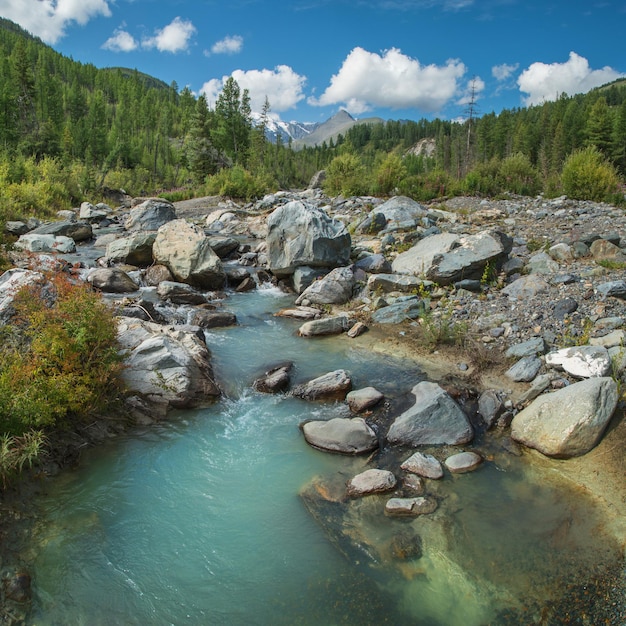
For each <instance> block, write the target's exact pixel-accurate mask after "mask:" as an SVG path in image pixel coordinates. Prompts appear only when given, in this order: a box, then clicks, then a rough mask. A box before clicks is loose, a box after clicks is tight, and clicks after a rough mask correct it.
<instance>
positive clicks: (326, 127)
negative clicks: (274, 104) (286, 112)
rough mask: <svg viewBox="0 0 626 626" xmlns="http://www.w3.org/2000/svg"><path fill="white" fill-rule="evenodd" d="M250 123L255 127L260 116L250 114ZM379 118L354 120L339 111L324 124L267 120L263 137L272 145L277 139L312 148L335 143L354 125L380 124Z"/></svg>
mask: <svg viewBox="0 0 626 626" xmlns="http://www.w3.org/2000/svg"><path fill="white" fill-rule="evenodd" d="M252 122H253V123H254V124H255V125H258V124H260V123H261V115H260V114H259V113H252ZM383 122H384V120H383V119H382V118H380V117H369V118H366V119H362V120H356V119H354V118H353V117H352V116H351V115H350V113H348V112H347V111H344V110H342V111H339V113H336V114H335V115H333V116H332V117H331V118H330V119H328V120H326V121H325V122H321V123H320V122H283V121H281V120H272V119H268V120H267V122H266V130H265V136H266V137H267V139H268V140H269V141H271V142H273V143H276V141H277V139H278V137H280V139H281V141H282V142H283V143H285V144H287V143H289V141H290V140H291V141H292V146H293V147H294V148H295V149H298V148H302V147H305V146H307V147H311V148H312V147H314V146H319V145H321V144H323V143H324V142H326V143H328V142H330V140H331V139H332V140H333V141H336V139H337V137H338V136H339V135H340V134H344V133H345V132H346V131H347V130H348V129H349V128H351V127H352V126H354V125H355V124H382V123H383Z"/></svg>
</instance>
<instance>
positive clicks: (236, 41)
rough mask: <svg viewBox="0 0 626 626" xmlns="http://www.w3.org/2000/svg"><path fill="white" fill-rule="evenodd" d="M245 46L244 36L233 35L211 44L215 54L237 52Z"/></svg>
mask: <svg viewBox="0 0 626 626" xmlns="http://www.w3.org/2000/svg"><path fill="white" fill-rule="evenodd" d="M242 48H243V37H240V36H239V35H233V36H232V37H224V39H222V40H220V41H216V42H215V43H214V44H213V45H212V46H211V52H212V53H213V54H237V53H238V52H241V49H242Z"/></svg>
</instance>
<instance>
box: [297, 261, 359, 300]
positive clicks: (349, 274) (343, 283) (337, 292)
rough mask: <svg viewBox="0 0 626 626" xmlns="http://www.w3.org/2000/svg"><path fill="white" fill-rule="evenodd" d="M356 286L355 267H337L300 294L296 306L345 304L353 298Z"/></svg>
mask: <svg viewBox="0 0 626 626" xmlns="http://www.w3.org/2000/svg"><path fill="white" fill-rule="evenodd" d="M355 285H356V278H355V275H354V266H348V267H337V268H335V269H334V270H332V271H331V272H329V273H328V274H326V276H324V277H323V278H320V279H319V280H316V281H314V282H312V283H311V284H310V285H309V286H308V287H307V288H306V289H305V290H304V291H303V292H302V293H301V294H300V296H299V297H298V299H297V300H296V304H303V303H308V304H345V303H346V302H348V301H349V300H350V299H351V298H352V293H353V291H354V287H355Z"/></svg>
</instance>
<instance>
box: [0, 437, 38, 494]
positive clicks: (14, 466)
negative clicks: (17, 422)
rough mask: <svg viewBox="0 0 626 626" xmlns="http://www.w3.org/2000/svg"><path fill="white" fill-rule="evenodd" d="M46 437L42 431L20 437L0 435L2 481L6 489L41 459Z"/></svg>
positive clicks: (0, 479) (0, 471) (0, 475)
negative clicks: (21, 473) (27, 468)
mask: <svg viewBox="0 0 626 626" xmlns="http://www.w3.org/2000/svg"><path fill="white" fill-rule="evenodd" d="M44 443H45V437H44V434H43V432H42V431H40V430H29V431H28V432H26V433H24V434H23V435H21V436H19V437H14V436H12V435H9V434H7V433H5V434H3V435H0V481H2V488H3V489H6V488H7V485H8V483H9V481H10V480H11V479H12V478H13V477H15V476H16V475H18V474H19V473H20V472H21V471H22V470H23V469H24V467H32V466H33V464H34V463H35V462H36V461H37V460H38V459H39V458H40V456H41V454H42V452H43V448H44Z"/></svg>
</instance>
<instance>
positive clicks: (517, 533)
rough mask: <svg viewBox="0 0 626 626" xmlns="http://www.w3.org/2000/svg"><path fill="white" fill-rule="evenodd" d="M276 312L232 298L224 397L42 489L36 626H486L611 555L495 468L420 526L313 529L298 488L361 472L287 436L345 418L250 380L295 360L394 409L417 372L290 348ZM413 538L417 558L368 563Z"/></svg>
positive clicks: (302, 375) (449, 493)
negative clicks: (392, 543)
mask: <svg viewBox="0 0 626 626" xmlns="http://www.w3.org/2000/svg"><path fill="white" fill-rule="evenodd" d="M290 303H291V300H290V299H289V298H288V297H285V296H282V295H280V294H279V293H278V292H277V291H275V290H271V289H268V290H259V292H257V293H255V294H242V295H233V296H232V297H230V298H229V300H228V301H227V306H228V307H229V308H231V309H232V310H235V311H236V312H237V315H238V319H239V326H237V327H236V328H228V329H221V330H216V331H212V332H211V333H209V335H208V343H209V345H210V346H211V349H212V353H213V362H214V368H215V371H216V373H218V378H219V380H220V384H221V386H222V387H223V389H224V390H225V392H226V397H225V399H224V400H222V401H220V402H219V403H216V404H215V405H213V406H211V407H208V408H205V409H201V410H193V411H188V412H184V413H182V412H181V413H179V414H177V415H174V416H173V417H172V419H171V420H169V421H168V423H167V424H160V425H158V426H154V427H151V428H149V429H147V430H146V431H145V432H143V433H139V434H133V435H132V436H128V437H124V438H122V439H119V440H117V441H114V442H112V443H111V444H110V445H107V446H102V447H100V448H98V449H94V450H91V451H89V452H88V453H87V454H85V455H84V457H83V463H82V464H81V468H80V469H79V470H77V471H75V472H72V473H64V474H62V475H61V476H59V477H57V478H55V479H52V480H50V482H49V485H48V488H47V493H46V494H45V495H44V496H42V497H40V498H39V499H38V501H37V503H36V504H37V506H38V507H39V509H40V511H41V515H42V517H41V520H40V522H39V523H38V525H37V528H36V532H35V536H34V538H33V542H32V544H31V546H30V548H29V555H28V560H29V561H30V562H31V569H32V571H33V574H34V576H33V587H34V593H35V603H34V604H35V609H34V614H33V616H32V623H34V624H39V625H45V624H89V625H100V624H102V625H105V624H107V625H108V624H142V625H143V624H157V625H158V624H164V625H165V624H185V623H187V624H228V625H238V624H242V625H243V624H246V625H253V624H259V625H264V624H304V625H311V626H314V625H315V626H317V625H320V626H321V625H332V624H355V625H356V624H359V625H361V624H381V623H383V624H384V623H387V624H415V625H423V626H426V625H434V626H436V625H438V624H441V625H446V626H447V625H450V626H455V625H457V624H458V625H459V626H460V625H463V626H474V625H475V626H479V625H481V624H487V623H495V624H497V623H499V622H498V620H499V619H500V617H499V616H502V615H503V614H504V613H503V611H507V610H515V611H517V610H524V609H525V606H526V605H530V604H532V603H533V602H535V604H537V603H538V604H539V605H540V604H541V602H542V600H543V598H549V597H550V594H551V593H552V591H553V590H552V586H551V584H552V583H553V582H554V581H555V580H557V579H559V580H560V579H561V578H563V577H564V578H565V579H567V577H568V575H569V574H571V575H572V576H574V573H575V572H578V571H579V569H580V566H581V565H582V566H584V567H586V568H593V567H594V565H595V564H596V563H597V562H600V561H602V560H605V558H606V557H607V555H609V556H610V555H611V554H612V553H613V550H614V546H613V545H612V543H611V541H610V540H608V539H606V538H604V537H603V535H602V533H601V532H600V531H599V528H600V526H601V524H600V520H599V519H598V518H597V515H596V514H595V513H594V512H593V510H589V503H588V502H587V501H586V500H585V499H584V497H583V496H582V494H578V493H576V492H571V491H569V490H567V489H564V488H563V486H562V485H556V484H549V483H545V481H543V482H540V481H539V479H535V478H534V477H533V475H532V472H531V471H530V470H528V468H526V467H525V466H524V464H523V462H522V461H521V460H520V459H516V458H515V457H511V456H506V455H505V456H503V457H502V459H499V458H494V460H492V461H489V462H488V463H487V464H486V466H485V467H483V468H481V469H480V470H479V471H477V472H475V473H474V474H472V475H464V476H458V477H453V478H450V477H448V479H446V480H445V481H443V482H442V483H441V484H437V485H434V486H433V487H432V488H433V490H434V493H435V495H436V497H438V498H439V500H440V509H439V511H438V512H437V513H436V514H434V515H433V516H429V517H424V518H421V519H418V520H413V521H404V520H402V521H396V520H389V519H388V518H385V516H384V515H383V514H382V508H383V507H384V499H383V498H382V497H371V498H365V499H363V501H355V502H352V503H349V504H348V505H347V506H345V507H344V508H341V509H339V508H338V507H336V506H334V505H333V507H331V509H332V511H331V514H330V518H329V522H328V525H326V526H325V527H324V528H323V527H322V526H320V525H319V524H318V523H317V521H316V519H315V518H314V516H312V515H311V514H310V513H309V511H308V510H307V508H306V507H305V505H304V504H303V500H302V499H301V497H300V496H299V492H300V491H301V489H302V488H303V486H305V485H306V484H307V483H309V481H310V480H311V479H312V478H313V477H314V476H321V477H323V478H322V480H325V479H326V478H325V477H331V480H332V477H337V476H338V477H339V480H340V481H343V480H345V478H346V477H349V476H351V475H353V474H355V473H357V472H358V471H361V470H362V469H364V467H365V465H364V464H365V460H364V459H360V458H356V459H353V458H346V457H343V456H338V455H331V454H325V453H322V452H320V451H316V450H313V449H312V448H310V447H309V446H308V445H307V444H306V443H305V442H304V439H303V437H302V434H301V432H300V430H299V428H298V425H299V423H300V422H301V421H302V420H304V419H310V418H319V419H327V418H330V417H333V416H336V415H347V413H346V410H345V408H344V407H343V406H342V405H340V404H334V403H330V404H310V403H306V402H303V401H300V400H297V399H294V398H289V397H286V396H264V395H261V394H257V393H255V392H253V391H251V390H250V383H251V382H252V380H253V379H254V378H255V377H256V376H257V375H258V374H259V373H261V372H262V371H263V370H264V369H266V368H267V367H268V366H270V365H272V364H274V363H277V362H280V361H284V360H293V361H294V362H295V364H296V367H295V373H294V379H295V382H298V381H300V380H303V379H306V378H310V377H313V376H317V375H319V374H322V373H325V372H326V371H329V370H332V369H337V368H339V367H343V368H345V369H348V370H349V371H350V372H351V373H352V375H353V379H354V383H355V387H359V386H365V385H370V384H371V385H374V386H376V387H378V388H379V389H380V390H381V391H383V392H384V393H385V394H387V395H388V396H389V397H391V398H394V397H397V396H400V395H401V394H402V393H405V392H406V391H407V390H409V389H410V388H411V387H412V386H413V384H415V382H416V381H417V380H419V379H420V377H421V373H420V370H419V367H417V366H416V365H415V364H407V363H406V362H405V363H402V362H398V361H395V360H394V359H393V358H385V357H381V356H380V355H376V356H372V355H370V354H368V353H365V352H362V351H359V350H358V349H356V348H355V346H358V340H357V341H351V340H349V339H347V338H346V337H345V336H344V337H341V338H327V339H317V340H315V339H313V340H311V339H308V340H307V339H302V338H298V337H297V336H296V335H295V331H296V329H297V326H298V323H296V322H294V321H292V320H286V319H283V318H276V317H274V316H273V312H274V311H275V310H277V309H278V308H280V307H281V306H285V305H287V304H290ZM333 516H334V517H333ZM331 518H332V519H331ZM409 528H410V529H411V531H412V532H413V531H415V532H416V533H418V534H419V536H420V537H421V540H422V546H423V556H422V557H421V558H414V559H406V560H402V561H397V560H394V558H391V557H388V555H386V552H385V550H384V549H379V548H380V546H384V545H385V542H386V541H387V540H388V539H389V538H392V537H393V536H394V534H397V533H398V532H401V531H406V530H409ZM346 546H347V547H348V548H349V549H347V550H346V549H343V548H345V547H346ZM574 554H575V555H576V558H575V559H573V558H572V556H573V555H574ZM572 561H576V562H575V563H573V562H572ZM494 620H495V621H494ZM510 623H515V622H510Z"/></svg>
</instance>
